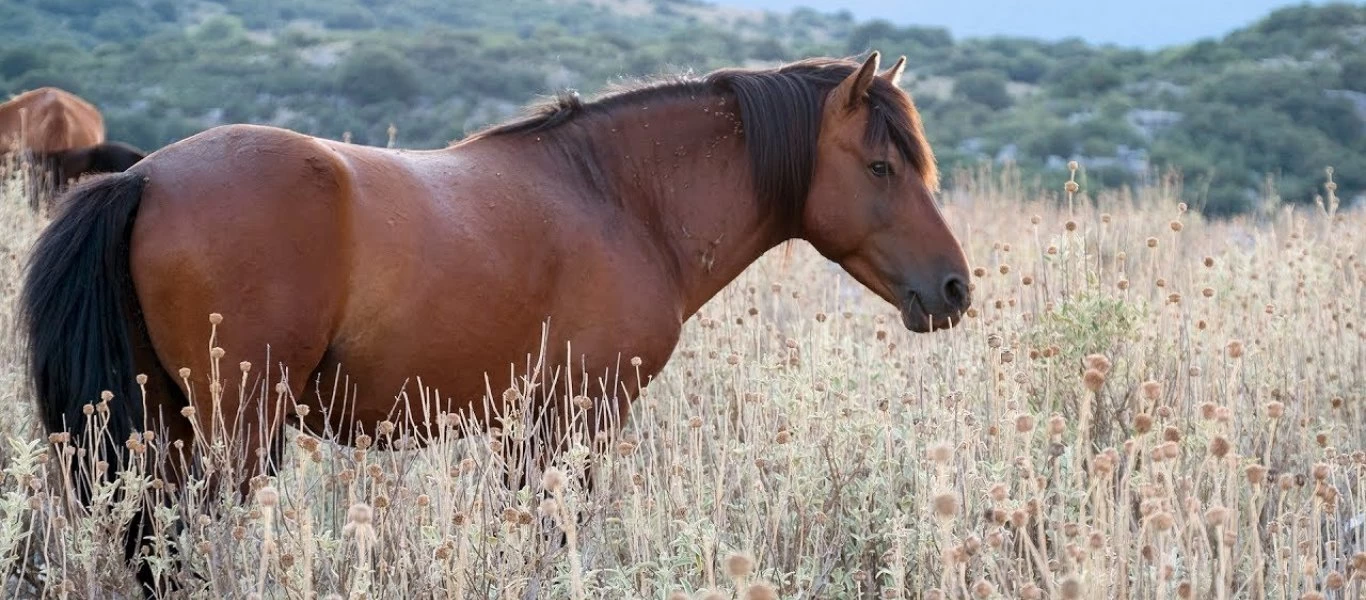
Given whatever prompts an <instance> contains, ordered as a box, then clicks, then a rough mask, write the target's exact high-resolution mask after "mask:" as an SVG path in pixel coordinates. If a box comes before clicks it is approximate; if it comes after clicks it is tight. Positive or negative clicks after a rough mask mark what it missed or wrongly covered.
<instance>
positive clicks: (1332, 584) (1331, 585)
mask: <svg viewBox="0 0 1366 600" xmlns="http://www.w3.org/2000/svg"><path fill="white" fill-rule="evenodd" d="M1345 585H1347V579H1346V578H1345V577H1343V576H1342V573H1339V572H1338V571H1329V572H1328V575H1327V576H1325V577H1324V578H1323V587H1325V588H1328V589H1329V590H1332V591H1337V590H1340V589H1342V588H1343V586H1345Z"/></svg>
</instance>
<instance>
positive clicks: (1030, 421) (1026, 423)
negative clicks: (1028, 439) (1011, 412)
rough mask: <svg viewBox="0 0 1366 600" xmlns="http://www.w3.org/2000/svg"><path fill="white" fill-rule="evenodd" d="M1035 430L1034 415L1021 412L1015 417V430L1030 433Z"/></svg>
mask: <svg viewBox="0 0 1366 600" xmlns="http://www.w3.org/2000/svg"><path fill="white" fill-rule="evenodd" d="M1033 430H1034V415H1030V414H1021V415H1019V416H1017V417H1015V431H1017V432H1019V433H1029V432H1031V431H1033Z"/></svg>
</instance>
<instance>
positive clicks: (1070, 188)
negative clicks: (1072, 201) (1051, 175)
mask: <svg viewBox="0 0 1366 600" xmlns="http://www.w3.org/2000/svg"><path fill="white" fill-rule="evenodd" d="M1062 187H1063V189H1065V190H1067V193H1069V194H1075V193H1077V190H1079V189H1081V186H1080V185H1077V182H1075V181H1069V182H1067V183H1065V184H1063V186H1062ZM1068 231H1071V230H1070V229H1069V230H1068Z"/></svg>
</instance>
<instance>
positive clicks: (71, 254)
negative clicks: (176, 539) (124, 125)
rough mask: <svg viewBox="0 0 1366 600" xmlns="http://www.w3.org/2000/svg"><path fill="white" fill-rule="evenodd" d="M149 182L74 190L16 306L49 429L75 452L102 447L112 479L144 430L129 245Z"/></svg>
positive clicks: (121, 180) (131, 176)
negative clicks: (66, 435) (67, 438)
mask: <svg viewBox="0 0 1366 600" xmlns="http://www.w3.org/2000/svg"><path fill="white" fill-rule="evenodd" d="M146 182H147V179H146V177H145V176H144V175H142V174H140V173H132V172H123V173H117V174H112V175H107V176H101V177H98V178H94V179H91V180H88V181H85V182H82V183H81V184H79V185H77V186H74V187H72V188H71V189H70V190H69V191H68V192H67V193H66V194H65V197H64V198H63V200H62V202H61V203H60V205H61V208H60V213H59V214H58V216H57V217H56V218H55V219H54V220H53V221H52V223H51V224H50V225H49V226H48V227H47V229H46V230H44V231H43V233H42V235H40V236H39V237H38V241H37V242H36V244H35V245H34V248H33V252H32V254H31V256H30V257H29V263H28V265H27V271H26V273H25V274H24V287H23V291H22V295H21V297H20V300H19V306H18V309H19V321H20V329H19V332H20V334H21V335H23V336H24V337H25V338H26V339H25V340H24V341H25V342H26V344H25V346H26V350H27V352H28V363H29V364H28V367H29V375H30V377H31V381H32V383H33V385H34V390H33V391H34V396H35V399H36V403H37V406H38V412H39V414H40V416H41V418H42V420H43V425H44V426H45V427H46V428H47V430H48V432H49V433H57V432H62V431H67V432H70V434H71V438H72V440H71V441H72V442H76V441H77V440H80V442H79V446H78V447H84V448H89V449H91V450H93V449H94V446H102V447H103V448H104V449H105V450H104V453H105V456H104V457H103V460H106V461H108V463H109V469H108V471H107V474H108V476H111V477H112V476H113V475H114V473H116V472H117V469H118V468H119V467H122V466H123V465H122V461H121V460H119V459H118V457H119V456H120V455H121V454H122V450H123V446H124V443H125V442H126V441H127V440H128V437H129V436H130V435H132V434H134V433H135V432H137V433H140V432H141V431H143V429H144V428H145V423H144V422H143V420H144V415H143V412H144V409H143V405H142V397H141V394H140V393H139V387H138V385H137V384H136V382H135V380H134V372H133V369H134V364H133V363H134V360H133V345H134V342H135V341H136V342H138V343H139V345H144V344H147V343H148V340H147V339H146V338H145V336H146V327H145V326H144V325H142V317H141V311H140V309H139V306H138V300H137V295H136V293H135V292H134V289H133V280H132V275H131V272H130V270H129V248H130V239H131V237H132V232H133V222H134V219H135V217H136V215H137V211H138V206H139V204H141V201H142V193H143V188H144V186H145V185H146ZM134 336H139V337H138V338H137V339H136V340H135V338H134ZM106 392H110V393H112V394H113V395H112V397H110V396H109V394H108V393H106ZM91 426H94V427H93V431H92V428H91ZM90 433H93V434H94V435H96V436H98V437H99V438H100V441H96V440H94V439H85V436H86V434H90ZM74 462H86V463H89V462H92V461H90V459H88V458H87V459H86V460H84V461H74ZM78 479H80V478H78Z"/></svg>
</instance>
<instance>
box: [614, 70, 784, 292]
mask: <svg viewBox="0 0 1366 600" xmlns="http://www.w3.org/2000/svg"><path fill="white" fill-rule="evenodd" d="M615 112H616V114H613V115H610V116H608V117H606V119H607V120H608V121H610V123H611V125H610V126H606V127H601V128H595V129H594V130H593V133H592V134H591V135H596V136H598V139H595V140H594V143H595V145H596V147H598V148H604V149H606V152H604V153H603V154H605V155H606V157H607V161H606V162H609V163H610V165H611V166H610V168H609V171H610V172H612V173H613V174H614V176H615V177H614V180H615V181H616V182H617V185H618V188H617V189H618V195H619V197H620V204H621V209H622V210H624V211H625V212H626V213H627V215H628V217H629V219H628V222H633V223H636V224H638V225H639V226H640V230H641V231H642V233H643V234H644V235H643V236H642V242H643V243H645V244H647V245H649V246H651V247H653V248H654V249H655V250H656V251H657V253H658V255H659V256H660V257H661V259H662V260H661V267H662V268H664V269H666V270H667V271H668V272H669V274H670V275H671V276H672V278H673V280H674V281H675V282H676V285H677V291H678V293H679V297H680V306H679V308H680V311H681V313H682V315H681V316H682V317H683V318H684V319H687V318H688V317H691V316H692V315H693V314H695V313H696V312H697V311H698V310H699V309H700V308H701V307H702V305H703V304H705V303H706V302H707V301H708V300H710V299H711V298H712V297H714V296H715V295H716V294H717V293H718V292H720V291H721V289H722V288H724V287H725V286H726V285H727V284H729V283H730V282H731V281H734V280H735V278H736V277H738V276H739V275H740V273H741V272H743V271H744V270H745V268H746V267H748V266H749V265H751V264H753V263H754V262H755V261H756V260H758V259H759V257H761V256H762V255H763V254H764V253H765V252H767V251H768V250H769V249H771V248H773V247H774V246H776V245H778V244H779V243H781V242H783V241H784V240H786V239H788V238H789V237H791V236H790V232H789V231H787V230H786V228H785V227H784V226H783V224H782V223H780V222H779V219H778V217H777V215H776V213H775V211H774V210H772V208H770V207H768V206H765V204H764V203H763V202H761V201H760V199H759V198H758V197H757V196H756V194H755V192H754V187H753V184H752V178H751V174H750V162H749V156H748V154H747V151H746V147H745V138H744V136H743V134H742V132H741V128H740V116H739V115H740V112H739V107H738V105H737V103H736V102H735V100H734V99H733V98H722V97H720V96H716V95H712V94H699V95H697V96H695V97H688V96H683V97H678V98H668V99H654V100H649V101H647V102H645V103H642V105H641V106H639V107H631V108H621V109H619V110H617V111H615Z"/></svg>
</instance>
